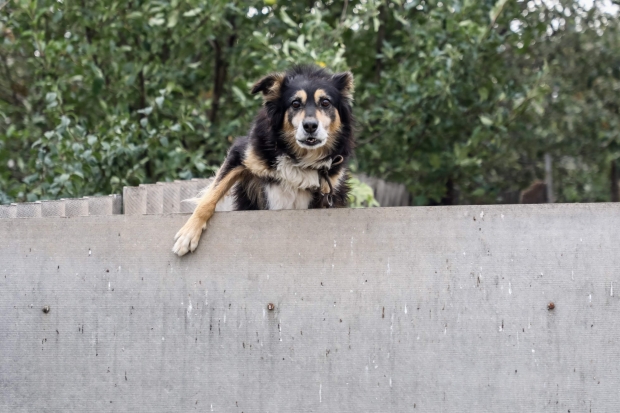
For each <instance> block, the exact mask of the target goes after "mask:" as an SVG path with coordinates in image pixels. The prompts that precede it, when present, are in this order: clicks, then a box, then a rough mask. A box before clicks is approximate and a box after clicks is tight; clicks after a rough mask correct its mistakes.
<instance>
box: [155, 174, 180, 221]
mask: <svg viewBox="0 0 620 413" xmlns="http://www.w3.org/2000/svg"><path fill="white" fill-rule="evenodd" d="M158 185H161V186H162V198H163V207H162V210H163V213H164V214H173V213H179V212H181V188H179V185H177V184H176V183H175V182H158Z"/></svg>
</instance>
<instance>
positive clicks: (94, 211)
mask: <svg viewBox="0 0 620 413" xmlns="http://www.w3.org/2000/svg"><path fill="white" fill-rule="evenodd" d="M84 199H88V215H116V214H120V213H121V212H122V211H121V209H122V200H123V197H122V196H120V195H118V194H114V195H108V196H93V197H84Z"/></svg>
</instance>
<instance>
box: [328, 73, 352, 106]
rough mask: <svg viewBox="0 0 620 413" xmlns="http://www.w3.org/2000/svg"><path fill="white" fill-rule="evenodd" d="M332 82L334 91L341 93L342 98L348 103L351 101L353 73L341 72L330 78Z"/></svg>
mask: <svg viewBox="0 0 620 413" xmlns="http://www.w3.org/2000/svg"><path fill="white" fill-rule="evenodd" d="M332 82H333V83H334V86H336V89H338V90H339V91H340V93H342V96H344V98H345V99H346V100H348V101H349V102H350V101H352V100H353V90H354V87H353V73H351V72H342V73H336V74H335V75H333V76H332Z"/></svg>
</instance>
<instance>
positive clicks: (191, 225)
mask: <svg viewBox="0 0 620 413" xmlns="http://www.w3.org/2000/svg"><path fill="white" fill-rule="evenodd" d="M244 169H245V168H244V167H243V166H237V167H234V168H230V166H228V165H227V162H224V165H223V166H222V167H221V168H220V170H219V171H218V173H217V175H216V176H215V180H214V181H213V183H212V184H211V186H210V187H209V188H208V189H207V191H206V192H205V193H204V195H203V196H202V197H201V198H200V201H199V202H198V206H196V209H195V210H194V213H193V214H192V216H191V217H190V218H189V219H188V220H187V222H186V223H185V225H183V227H182V228H181V229H180V230H179V232H177V234H176V235H175V237H174V240H175V243H174V247H173V248H172V252H174V253H175V254H177V255H178V256H179V257H180V256H182V255H185V254H187V253H188V252H190V251H191V252H194V250H195V249H196V247H198V241H200V235H201V234H202V231H203V230H205V229H206V228H207V221H208V220H209V219H210V218H211V216H212V215H213V213H214V212H215V206H216V205H217V203H218V202H219V200H220V199H222V198H223V197H224V195H226V193H227V192H228V191H229V190H230V188H232V186H233V185H234V184H235V183H236V182H237V181H238V180H239V178H240V177H241V174H242V173H243V171H244Z"/></svg>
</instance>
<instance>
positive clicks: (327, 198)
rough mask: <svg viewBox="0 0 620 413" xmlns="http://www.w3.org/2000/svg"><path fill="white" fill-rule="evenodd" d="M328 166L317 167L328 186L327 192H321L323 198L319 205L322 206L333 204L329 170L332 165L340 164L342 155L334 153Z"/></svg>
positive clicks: (332, 189) (342, 159)
mask: <svg viewBox="0 0 620 413" xmlns="http://www.w3.org/2000/svg"><path fill="white" fill-rule="evenodd" d="M330 160H331V162H330V166H324V167H322V168H320V169H319V177H320V179H323V180H324V181H325V182H327V186H329V192H328V193H326V194H323V199H321V207H322V208H331V207H332V206H334V195H333V192H334V188H333V187H332V182H331V181H330V180H329V170H330V169H331V167H332V166H336V165H340V164H341V163H343V162H344V157H343V156H342V155H336V156H334V157H333V158H331V159H330Z"/></svg>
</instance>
